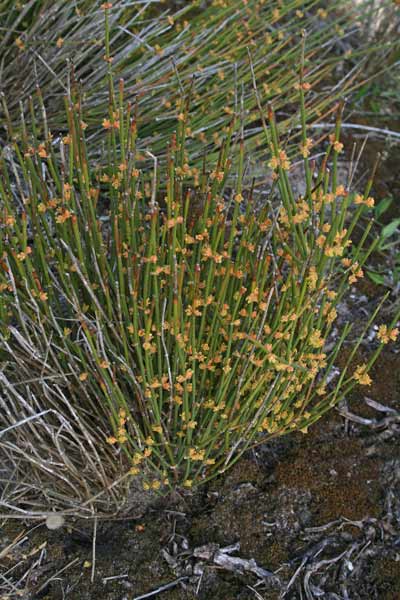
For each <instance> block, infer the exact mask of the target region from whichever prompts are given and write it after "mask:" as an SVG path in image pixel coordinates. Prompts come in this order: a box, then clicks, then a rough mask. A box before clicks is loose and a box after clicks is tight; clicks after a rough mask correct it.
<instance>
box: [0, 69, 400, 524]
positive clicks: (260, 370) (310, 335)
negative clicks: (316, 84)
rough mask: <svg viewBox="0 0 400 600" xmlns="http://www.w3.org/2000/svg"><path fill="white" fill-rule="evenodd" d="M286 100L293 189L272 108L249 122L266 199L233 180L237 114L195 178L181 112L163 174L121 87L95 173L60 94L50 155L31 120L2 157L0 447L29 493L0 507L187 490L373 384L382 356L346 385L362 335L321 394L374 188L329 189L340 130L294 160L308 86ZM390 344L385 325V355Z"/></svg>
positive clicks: (109, 500) (104, 502) (83, 503)
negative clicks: (262, 149) (292, 106)
mask: <svg viewBox="0 0 400 600" xmlns="http://www.w3.org/2000/svg"><path fill="white" fill-rule="evenodd" d="M297 87H298V88H299V90H300V92H299V93H300V99H301V114H302V143H301V147H300V154H301V155H302V160H303V161H304V178H305V180H304V191H303V193H302V194H301V195H300V196H299V195H296V194H295V192H294V191H293V181H292V180H291V177H290V162H289V159H288V158H287V155H286V151H285V147H284V143H283V141H282V140H280V139H279V138H278V134H277V126H276V122H275V117H274V113H273V111H272V109H271V108H270V107H269V108H268V111H267V113H268V114H267V121H268V122H265V121H264V118H263V116H262V115H263V112H261V117H262V122H263V130H264V133H265V136H266V139H265V141H266V144H267V145H268V147H269V149H270V153H271V158H270V161H269V168H270V169H271V170H272V179H273V189H272V191H271V194H270V196H269V200H268V201H267V202H266V203H263V204H262V205H259V204H260V203H257V202H256V201H255V196H254V190H253V189H252V187H251V186H248V185H247V184H246V185H245V181H246V180H245V178H244V165H245V148H244V143H243V139H242V138H241V136H240V130H241V128H240V127H239V134H238V133H237V131H238V126H237V122H236V119H235V118H232V119H231V120H230V122H226V123H225V126H224V127H223V128H222V129H221V137H222V135H223V137H224V140H223V144H222V146H221V149H220V154H219V158H218V161H217V162H215V163H214V164H212V165H208V164H207V161H206V160H205V161H204V165H203V168H202V169H198V168H197V167H192V166H191V165H190V164H188V161H187V153H186V149H185V137H186V131H187V127H188V126H189V124H190V115H189V103H188V102H186V103H184V104H183V106H184V110H183V112H182V113H181V114H180V116H179V118H178V120H177V122H176V134H175V135H174V136H173V138H172V140H171V143H170V145H169V147H168V150H167V160H166V162H165V164H164V163H162V164H161V165H159V164H158V162H157V159H154V157H152V156H150V157H149V156H147V157H146V156H145V155H144V154H141V153H138V152H137V151H136V145H137V124H136V120H135V111H134V109H133V108H132V107H131V106H129V105H128V106H127V107H125V105H124V99H123V83H122V82H121V83H120V88H119V94H117V97H116V98H115V97H114V96H111V100H110V110H109V114H108V115H104V118H103V120H102V126H101V130H102V136H103V137H104V138H105V147H106V149H107V151H106V153H105V155H104V156H102V161H101V162H100V161H98V162H97V161H95V160H93V159H89V158H88V156H87V145H86V139H85V125H84V115H83V109H82V105H81V102H80V98H79V96H78V95H76V93H75V91H73V92H71V96H70V97H69V99H68V100H67V118H68V123H69V132H68V134H67V135H66V136H64V137H63V139H62V140H61V141H60V142H59V143H58V142H55V141H54V140H53V139H52V136H51V133H50V132H49V131H48V128H47V125H46V122H45V121H44V122H43V123H42V125H41V130H42V131H43V132H44V134H45V135H44V137H38V135H37V132H38V131H39V129H40V128H39V125H38V124H34V126H33V128H32V131H30V132H28V131H27V130H25V129H24V130H23V134H22V138H21V139H20V140H19V139H14V140H12V141H11V142H10V148H9V153H8V156H7V159H5V158H3V159H2V162H1V183H0V210H1V213H0V214H1V222H0V234H1V235H0V257H1V269H0V321H1V326H0V360H1V362H2V370H1V372H0V377H1V381H2V391H1V396H0V401H1V405H2V419H3V425H4V431H3V436H2V438H1V441H2V448H3V452H5V453H6V454H7V455H8V457H9V458H10V459H11V460H13V461H14V463H15V465H16V472H17V474H18V476H19V477H20V478H21V480H22V481H25V484H24V486H25V487H23V492H19V493H18V497H16V499H15V504H17V503H18V502H19V503H21V501H22V500H21V499H23V501H24V503H25V505H28V506H29V502H28V500H27V499H26V498H28V497H29V494H30V493H31V492H32V489H34V490H35V492H36V493H37V494H39V495H41V503H42V505H45V506H49V505H53V506H62V507H63V508H64V510H65V509H67V510H68V509H69V510H75V511H77V510H79V511H81V513H82V512H83V514H85V510H86V511H89V512H90V511H91V510H94V509H93V506H95V505H96V504H97V507H98V508H99V510H100V511H103V512H106V511H110V510H115V509H118V510H119V509H120V508H121V505H122V502H124V501H125V500H126V495H127V494H129V486H131V487H132V489H134V490H139V489H141V488H144V490H155V491H158V490H160V491H165V490H168V489H175V488H177V487H178V488H179V487H186V488H191V487H196V486H198V485H200V484H202V483H204V482H206V481H208V480H209V479H210V478H212V477H215V476H216V475H218V474H220V473H223V472H224V471H225V470H226V469H227V468H229V467H230V466H231V465H232V464H233V463H234V462H235V461H236V460H238V458H239V457H240V456H241V455H242V454H243V452H245V451H246V450H247V449H248V448H251V447H253V446H254V445H256V444H258V443H260V442H261V441H265V439H270V438H273V437H276V436H280V435H283V434H286V433H288V432H291V431H295V430H301V431H303V432H306V431H307V429H308V428H309V426H310V425H312V424H313V423H314V422H315V421H316V420H317V419H319V418H320V417H321V415H323V414H324V413H325V412H326V411H327V410H329V409H330V408H331V407H332V406H334V405H335V404H336V403H337V402H339V400H340V399H341V398H343V396H344V395H345V394H347V393H348V391H349V390H351V389H352V387H353V386H354V385H356V384H357V383H360V384H364V385H368V384H369V383H370V378H369V375H368V371H369V369H370V367H371V365H372V364H373V362H374V361H375V359H376V357H377V355H378V353H379V351H380V348H381V345H380V346H379V347H378V348H377V349H376V351H375V352H374V354H373V355H372V357H371V358H370V360H369V362H368V363H367V364H363V365H359V366H358V367H357V368H356V370H355V372H349V369H348V365H349V364H350V362H351V360H352V359H353V357H354V355H355V353H356V351H357V348H358V346H359V344H360V343H361V340H359V341H358V343H357V344H356V345H355V346H354V348H353V350H352V352H351V353H350V356H349V362H348V364H347V366H346V367H345V368H344V369H342V372H341V374H340V377H339V378H338V380H336V381H334V380H332V374H333V367H334V361H335V358H336V356H337V354H338V352H339V351H340V348H341V347H342V345H343V343H344V341H345V339H346V335H347V333H348V331H349V329H350V324H347V325H346V326H345V327H344V329H343V331H342V332H341V334H340V336H338V335H337V333H335V334H334V335H333V334H332V327H333V324H334V323H335V320H336V316H337V313H336V307H337V304H338V302H339V301H340V299H341V298H342V296H343V294H344V293H345V292H346V290H347V289H348V287H349V283H353V282H354V281H356V280H357V279H359V278H360V277H362V275H363V273H362V262H361V260H360V258H359V257H360V256H361V249H362V247H363V244H364V242H365V240H366V238H367V235H368V231H369V228H370V227H367V228H366V230H365V232H364V233H363V236H362V239H361V240H360V242H359V244H357V245H356V248H352V252H351V253H350V251H349V249H350V245H351V235H352V232H353V229H354V227H355V225H356V224H357V221H358V219H359V217H360V215H361V213H362V212H363V211H364V210H368V207H370V206H371V205H372V204H373V200H372V199H371V198H370V196H369V191H370V186H371V183H369V185H368V187H367V189H366V190H365V191H364V193H363V194H358V195H355V194H352V193H350V191H349V190H347V189H346V188H345V187H344V186H343V185H341V184H339V183H338V181H337V157H338V154H339V153H340V152H341V150H342V143H341V142H340V139H339V135H340V118H339V117H338V121H337V125H336V129H335V132H334V133H333V134H332V135H331V137H330V142H329V146H328V148H327V151H326V155H325V156H324V158H323V159H322V160H321V162H320V164H319V166H318V167H317V166H316V165H310V159H309V153H310V148H311V146H312V144H313V142H312V140H310V139H309V138H308V137H307V129H306V111H305V100H304V93H305V90H307V89H308V85H307V84H306V83H305V82H304V81H303V79H301V81H300V84H299V85H298V86H297ZM258 101H259V99H258ZM10 131H12V127H11V124H10ZM235 145H238V146H239V150H238V152H236V153H234V154H235V156H236V157H237V159H235V160H236V161H237V162H235V161H232V160H231V154H232V152H233V149H234V147H235ZM146 158H147V160H148V159H149V158H150V159H151V163H152V164H153V170H151V169H150V168H149V166H148V165H147V167H146V168H143V166H144V165H145V162H146ZM330 161H331V162H332V168H331V169H328V167H327V165H328V162H330ZM353 204H354V205H355V207H354V210H353V209H352V208H351V205H353ZM362 256H363V259H362V260H363V261H365V260H366V259H367V257H368V252H364V253H363V255H362ZM375 314H376V312H375V313H374V315H372V317H371V319H370V320H369V321H368V323H367V324H366V330H367V329H368V327H369V326H370V323H371V322H372V320H373V318H374V317H375ZM383 333H385V335H383ZM396 333H397V331H396V330H394V329H393V324H392V325H391V326H390V327H389V328H387V329H386V332H383V330H382V336H381V338H382V343H383V342H386V341H388V340H389V338H392V339H393V338H395V336H396ZM82 462H83V468H82ZM24 473H25V474H26V475H25V477H24V475H23V474H24ZM26 477H28V482H27V481H26ZM132 481H133V483H132ZM135 482H136V483H135ZM121 490H122V492H121ZM25 495H26V498H25ZM36 502H37V500H36ZM34 507H35V504H34V505H33V509H32V505H31V508H30V509H29V510H30V514H32V511H33V512H34ZM110 507H111V508H110ZM20 510H21V509H20ZM25 510H28V509H27V508H25Z"/></svg>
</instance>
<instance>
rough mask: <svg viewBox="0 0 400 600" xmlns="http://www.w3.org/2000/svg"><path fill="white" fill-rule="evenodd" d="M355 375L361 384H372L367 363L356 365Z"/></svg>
mask: <svg viewBox="0 0 400 600" xmlns="http://www.w3.org/2000/svg"><path fill="white" fill-rule="evenodd" d="M353 377H354V379H355V380H356V381H357V382H358V383H359V384H360V385H371V383H372V379H371V377H370V376H369V375H368V373H367V365H365V364H364V365H359V366H358V367H356V370H355V371H354V375H353Z"/></svg>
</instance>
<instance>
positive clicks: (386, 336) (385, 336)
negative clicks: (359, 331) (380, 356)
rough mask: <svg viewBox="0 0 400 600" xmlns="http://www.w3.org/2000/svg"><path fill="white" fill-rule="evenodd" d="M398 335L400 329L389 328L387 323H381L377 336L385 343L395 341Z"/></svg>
mask: <svg viewBox="0 0 400 600" xmlns="http://www.w3.org/2000/svg"><path fill="white" fill-rule="evenodd" d="M398 335H399V330H398V329H397V328H396V329H388V326H387V325H380V326H379V329H378V334H377V337H378V339H379V340H380V341H381V342H382V343H383V344H388V343H389V342H390V341H392V342H395V341H396V339H397V336H398Z"/></svg>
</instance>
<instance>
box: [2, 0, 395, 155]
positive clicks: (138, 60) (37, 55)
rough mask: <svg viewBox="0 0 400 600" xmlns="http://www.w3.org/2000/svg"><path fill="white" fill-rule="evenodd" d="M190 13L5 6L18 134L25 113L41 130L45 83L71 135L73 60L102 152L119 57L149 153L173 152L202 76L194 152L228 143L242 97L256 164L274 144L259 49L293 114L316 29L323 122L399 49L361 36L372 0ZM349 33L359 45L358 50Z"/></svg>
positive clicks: (233, 0) (237, 4) (51, 118)
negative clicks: (185, 103)
mask: <svg viewBox="0 0 400 600" xmlns="http://www.w3.org/2000/svg"><path fill="white" fill-rule="evenodd" d="M171 4H172V3H169V5H171ZM181 4H182V3H181ZM183 4H184V7H183V8H181V9H179V10H175V11H174V10H173V8H169V9H168V5H166V4H165V3H164V2H161V1H160V2H158V1H156V2H149V3H147V4H146V3H143V2H129V3H126V2H123V1H122V0H117V1H116V2H113V3H108V2H105V3H103V4H101V3H98V2H94V0H80V1H79V2H74V3H71V2H70V1H69V0H55V1H54V0H37V1H36V2H34V3H31V4H27V5H25V4H23V3H18V2H15V1H14V0H2V2H0V6H1V9H0V26H2V27H3V28H4V31H5V34H4V36H2V39H1V40H0V53H1V55H2V57H3V59H2V67H1V79H0V91H1V92H3V93H4V94H5V96H6V99H7V104H8V107H9V113H10V117H11V120H12V122H13V124H14V127H17V125H18V123H19V119H20V110H21V108H22V111H23V114H24V118H25V120H26V122H29V121H30V118H31V116H30V115H31V112H32V110H33V109H32V105H33V104H35V97H36V88H37V86H39V87H40V89H41V91H42V94H43V97H44V99H45V108H46V112H47V118H48V122H49V125H50V127H51V128H52V130H53V131H59V130H60V129H62V128H65V127H66V126H67V123H66V120H65V113H64V109H63V96H64V94H65V92H66V89H67V87H68V82H67V77H66V74H67V71H66V65H67V62H68V61H69V62H70V63H71V64H73V66H74V77H75V79H76V80H77V81H79V82H80V84H81V85H82V90H83V92H84V93H85V102H86V106H87V111H86V122H87V125H88V134H89V135H88V136H87V143H88V145H89V148H90V149H91V151H92V152H98V150H99V147H100V145H99V137H98V136H97V132H98V130H97V128H96V124H97V123H98V121H99V119H100V117H101V118H103V116H104V114H105V113H106V112H107V103H108V94H107V84H106V82H107V74H108V70H109V65H110V63H109V61H110V60H112V66H113V70H114V73H115V75H116V77H118V78H120V77H121V78H123V79H124V80H125V86H126V96H127V97H129V99H130V100H132V99H133V98H137V99H138V104H139V110H140V112H141V118H140V123H139V125H140V128H141V131H140V138H139V140H140V142H141V144H142V146H143V147H148V146H150V147H151V150H152V152H153V153H154V154H157V155H159V154H162V153H163V152H165V149H166V146H167V143H168V140H169V138H170V136H171V134H172V131H173V125H174V119H175V116H176V114H177V113H180V112H181V107H180V101H181V95H182V94H181V86H183V87H185V88H186V87H188V86H190V85H191V82H192V81H193V79H195V88H194V92H193V95H192V113H193V114H192V119H191V132H190V135H191V136H192V142H191V145H190V148H191V153H192V154H194V155H197V156H199V155H201V154H202V152H203V150H204V148H208V149H209V148H210V147H212V145H213V144H214V143H216V144H219V143H220V132H221V127H220V124H221V119H222V117H221V116H222V115H223V113H224V110H226V111H231V110H232V107H233V105H234V103H235V102H236V103H237V104H239V103H240V101H241V100H240V99H241V98H242V102H243V109H244V110H245V111H248V113H249V118H248V120H247V125H248V127H247V129H246V136H247V137H251V138H252V140H253V147H252V158H254V157H255V156H256V154H257V155H259V146H260V144H261V145H262V143H263V140H262V135H261V136H259V135H257V134H258V133H259V121H258V114H257V112H256V111H254V109H255V108H256V106H255V101H254V95H253V93H252V86H251V76H250V73H249V69H248V61H247V48H250V49H251V51H252V54H253V61H254V69H255V74H256V76H257V81H258V82H259V85H260V88H261V89H262V90H263V98H264V100H265V101H273V102H274V106H275V109H276V110H278V109H279V110H281V111H282V112H284V113H285V114H286V115H288V117H290V116H291V115H292V113H293V106H296V105H297V96H296V91H295V89H294V84H295V83H296V81H297V72H298V64H299V62H300V54H301V48H300V46H299V44H298V37H299V32H300V31H301V30H303V29H304V30H305V31H306V32H307V52H306V57H305V59H306V63H307V67H308V68H309V71H310V75H309V81H310V83H312V84H313V93H312V94H310V97H309V102H308V113H309V117H310V118H313V119H315V120H316V119H318V120H321V119H324V118H325V117H326V113H329V109H330V108H331V106H332V102H333V101H334V100H335V99H338V98H340V97H341V96H343V94H346V95H349V94H350V91H351V90H352V89H354V87H356V86H357V85H358V83H359V81H360V79H364V78H365V62H366V61H367V58H368V56H370V55H372V56H373V57H374V58H375V60H376V62H375V65H376V64H379V67H378V68H376V67H373V66H370V70H369V75H370V76H373V74H374V72H376V71H377V70H380V69H381V65H382V64H383V63H384V62H385V57H386V56H387V54H388V53H389V52H390V48H391V45H390V44H387V45H384V44H382V48H379V44H374V45H373V44H371V41H370V40H367V41H366V40H365V36H363V34H361V35H358V36H357V35H356V34H355V29H357V28H360V29H361V31H362V26H363V22H364V21H369V20H371V19H373V16H374V9H373V7H372V5H371V2H370V0H363V1H362V3H361V5H360V6H359V7H357V9H355V8H354V6H352V3H349V2H348V0H341V1H340V2H337V3H335V6H334V8H333V9H332V8H330V9H329V10H326V9H325V8H324V6H325V5H326V2H321V1H320V0H317V1H316V0H306V1H304V0H292V1H290V2H281V1H279V2H278V0H269V1H268V2H264V1H260V0H248V1H246V2H243V0H230V1H229V2H222V1H220V0H213V1H207V2H199V1H198V0H195V1H191V2H185V3H183ZM389 4H391V1H390V0H385V1H384V2H381V3H380V6H381V7H382V6H383V5H385V6H386V5H389ZM101 6H103V7H104V10H102V8H101ZM107 6H110V8H106V7H107ZM199 6H200V7H201V8H199ZM104 17H105V19H106V22H107V33H106V36H105V35H104ZM349 30H351V31H352V33H353V37H352V43H353V41H354V48H352V46H351V45H350V44H349V42H348V39H349ZM106 42H107V44H109V52H108V53H107V51H106V48H105V45H106ZM321 49H323V50H322V51H321ZM378 57H379V59H378ZM104 59H105V60H104ZM344 65H346V68H347V66H348V67H349V70H351V76H349V77H345V78H343V80H342V81H341V82H340V84H338V85H337V86H335V87H334V88H333V87H332V85H330V86H327V87H326V86H325V83H326V81H328V80H329V81H331V77H332V76H333V77H336V75H335V74H334V73H335V72H337V73H339V75H338V78H340V72H341V71H340V70H343V67H344ZM160 104H162V105H163V110H162V111H161V110H160ZM1 116H2V115H1V108H0V117H1ZM285 121H286V125H287V119H285ZM92 126H93V127H92ZM0 135H1V134H0Z"/></svg>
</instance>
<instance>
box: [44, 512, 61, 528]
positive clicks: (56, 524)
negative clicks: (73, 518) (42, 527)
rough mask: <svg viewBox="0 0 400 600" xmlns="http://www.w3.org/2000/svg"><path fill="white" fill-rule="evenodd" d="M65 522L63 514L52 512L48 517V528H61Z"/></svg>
mask: <svg viewBox="0 0 400 600" xmlns="http://www.w3.org/2000/svg"><path fill="white" fill-rule="evenodd" d="M64 523H65V519H64V517H63V515H59V514H57V513H50V514H49V515H47V517H46V527H47V529H60V527H62V526H63V525H64Z"/></svg>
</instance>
